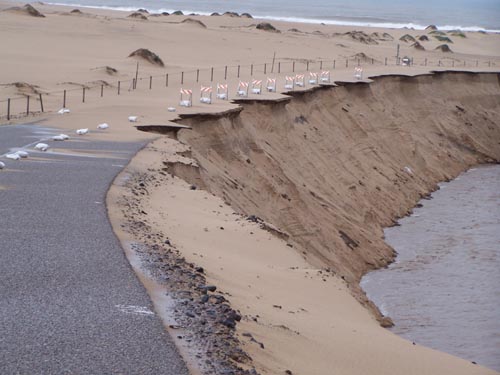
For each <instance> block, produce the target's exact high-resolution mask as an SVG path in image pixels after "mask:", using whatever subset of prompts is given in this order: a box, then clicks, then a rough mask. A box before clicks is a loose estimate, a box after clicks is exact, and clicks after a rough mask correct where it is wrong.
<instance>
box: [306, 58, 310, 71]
mask: <svg viewBox="0 0 500 375" xmlns="http://www.w3.org/2000/svg"><path fill="white" fill-rule="evenodd" d="M306 71H307V72H308V71H309V61H307V63H306Z"/></svg>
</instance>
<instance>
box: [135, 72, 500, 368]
mask: <svg viewBox="0 0 500 375" xmlns="http://www.w3.org/2000/svg"><path fill="white" fill-rule="evenodd" d="M431 82H432V86H431ZM465 87H466V89H464V88H465ZM499 95H500V93H499V88H498V76H497V75H496V74H483V75H473V74H466V73H446V74H442V75H438V76H419V77H412V78H408V77H397V76H396V77H383V78H378V79H376V80H375V82H373V83H371V84H369V85H364V84H346V85H345V86H341V87H337V88H325V89H318V90H315V91H312V92H308V93H302V94H300V95H299V94H298V95H294V96H293V97H292V98H291V99H290V100H286V101H279V102H275V103H271V102H253V103H246V104H242V110H241V111H232V112H229V113H228V114H221V115H219V116H207V115H200V116H194V117H189V119H185V120H182V121H181V122H182V123H184V124H186V125H189V126H190V127H191V129H189V130H179V131H178V133H177V136H176V139H177V140H178V141H180V142H181V143H177V142H176V141H175V140H170V139H159V140H157V141H155V142H154V143H153V144H152V145H151V146H150V147H149V148H148V149H146V150H145V151H143V153H141V154H139V156H138V158H136V163H139V160H141V159H142V163H145V164H147V165H148V166H149V170H148V172H146V173H143V174H142V175H140V181H145V184H146V189H147V193H146V194H144V196H143V197H142V198H141V199H140V202H141V203H140V205H139V207H138V208H137V209H136V212H137V214H136V215H134V221H138V222H144V223H146V225H147V226H148V228H149V229H148V232H147V233H153V234H155V233H164V234H165V235H166V236H168V238H169V242H170V243H171V244H172V246H174V248H175V249H176V250H178V251H179V252H180V256H181V257H185V258H186V260H187V262H188V263H194V264H196V265H197V266H201V267H203V269H205V270H207V280H208V281H207V282H208V283H209V284H214V285H217V286H218V288H219V290H220V292H221V293H223V295H224V296H225V298H226V299H228V300H229V302H230V303H231V306H232V307H233V308H234V309H236V310H237V311H238V312H239V313H240V314H241V315H242V317H243V320H242V323H240V324H238V325H237V332H238V334H239V337H240V340H241V342H243V347H244V348H245V350H246V351H247V352H248V353H249V354H250V355H251V357H252V358H253V360H254V361H253V365H255V366H256V368H257V369H258V370H259V371H260V372H261V373H263V374H280V373H284V371H286V370H290V371H292V373H294V374H295V373H298V374H325V373H337V372H339V373H342V374H365V373H383V374H401V373H404V374H423V373H425V374H442V373H454V374H475V373H477V374H487V373H494V372H493V371H489V370H486V369H484V368H481V367H478V366H476V365H473V364H471V363H468V362H466V361H464V360H460V359H457V358H454V357H452V356H448V355H444V354H442V353H438V352H436V351H433V350H430V349H427V348H423V347H420V346H418V344H417V345H414V344H412V343H410V342H406V341H404V340H402V339H400V338H398V337H396V336H394V335H392V334H391V333H389V332H387V331H385V330H384V329H383V328H381V327H380V326H379V324H378V323H377V321H376V320H375V319H374V318H373V317H372V316H371V315H370V314H369V313H368V312H367V311H366V310H365V309H363V308H362V307H361V305H359V304H358V303H357V302H356V300H355V299H354V298H353V297H352V295H353V294H354V295H356V296H357V297H358V298H359V299H361V300H362V301H364V302H366V301H365V300H364V298H363V296H362V295H361V294H360V291H359V289H358V287H357V282H358V280H359V277H360V276H361V275H362V274H363V273H364V272H366V271H367V270H368V269H372V268H374V267H380V266H382V265H384V264H386V263H387V262H388V261H390V260H391V259H392V257H393V252H392V250H391V249H390V248H389V247H388V246H387V245H386V244H385V242H384V241H383V233H382V227H383V226H387V225H390V224H391V223H392V222H393V220H394V219H395V218H397V217H400V216H403V215H405V214H407V213H408V212H409V209H410V208H411V207H413V206H414V204H415V203H416V202H417V201H418V200H419V199H420V198H421V197H422V196H424V195H426V194H428V192H429V191H432V190H434V189H435V188H436V183H437V182H438V181H442V180H448V179H451V178H453V177H454V176H455V175H457V174H458V173H460V172H461V171H463V170H464V169H467V168H468V167H470V166H471V165H474V164H477V163H484V162H494V161H498V160H500V143H499V140H500V127H499V123H498V118H500V117H499V115H500V105H499V103H500V101H499V100H498V98H499ZM445 98H446V99H445ZM311 107H313V108H314V109H313V110H311V109H310V108H311ZM396 119H397V120H396ZM396 121H397V122H396ZM184 145H187V146H189V147H190V149H186V147H185V146H184ZM152 151H154V153H152ZM153 155H154V156H153ZM158 155H161V158H157V156H158ZM191 158H192V159H191ZM146 160H147V161H146ZM128 171H129V173H136V174H137V173H139V172H140V171H141V168H139V167H138V166H137V164H135V163H132V165H131V166H129V168H128ZM142 172H144V169H142ZM165 172H169V173H172V174H174V175H175V176H178V177H181V178H182V179H184V180H186V181H187V182H188V183H186V182H184V181H182V180H180V179H178V178H177V177H173V176H169V175H167V174H165ZM138 181H139V180H138ZM193 186H196V187H202V188H203V189H205V190H208V191H209V192H210V193H213V194H214V195H215V196H214V195H212V194H210V193H208V192H206V191H199V190H197V189H196V190H193ZM217 196H218V197H222V199H220V198H217ZM230 207H232V208H230ZM233 209H236V211H237V212H238V213H236V212H235V211H233ZM141 211H143V212H145V213H147V214H143V215H141ZM241 214H243V215H245V216H241ZM247 215H256V216H258V217H260V218H263V219H264V220H265V222H268V223H271V224H270V225H260V227H259V225H258V224H259V223H260V224H263V223H264V222H262V221H261V220H259V219H257V218H255V217H254V216H250V217H249V218H250V220H248V218H247V219H246V217H247ZM144 237H145V236H142V237H141V240H142V241H145V242H146V243H147V242H148V240H147V239H146V238H144ZM160 246H161V245H160ZM332 270H333V271H332ZM346 281H347V282H346ZM190 308H192V309H193V311H198V310H197V307H196V302H195V304H194V306H190ZM181 311H182V309H181ZM182 313H186V312H185V311H183V312H182ZM200 315H201V316H194V317H192V319H191V318H188V319H184V320H183V321H184V324H185V326H186V327H189V326H190V324H193V325H196V321H197V320H200V319H202V318H203V314H202V313H200ZM181 319H182V317H181ZM194 337H196V335H194ZM360 353H363V354H362V356H361V357H362V359H361V358H360V356H359V354H360ZM299 354H300V355H299ZM304 358H307V361H304Z"/></svg>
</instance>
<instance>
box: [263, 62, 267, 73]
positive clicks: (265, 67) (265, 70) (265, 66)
mask: <svg viewBox="0 0 500 375" xmlns="http://www.w3.org/2000/svg"><path fill="white" fill-rule="evenodd" d="M264 74H267V64H266V63H264Z"/></svg>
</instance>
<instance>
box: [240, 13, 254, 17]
mask: <svg viewBox="0 0 500 375" xmlns="http://www.w3.org/2000/svg"><path fill="white" fill-rule="evenodd" d="M241 18H253V17H252V15H251V14H250V13H241Z"/></svg>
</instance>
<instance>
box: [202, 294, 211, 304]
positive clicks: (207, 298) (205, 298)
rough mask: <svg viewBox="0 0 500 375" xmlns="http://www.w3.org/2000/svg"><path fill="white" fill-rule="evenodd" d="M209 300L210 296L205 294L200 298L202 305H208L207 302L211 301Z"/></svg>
mask: <svg viewBox="0 0 500 375" xmlns="http://www.w3.org/2000/svg"><path fill="white" fill-rule="evenodd" d="M209 298H210V297H209V296H208V294H204V295H202V296H201V298H200V302H201V303H207V302H208V300H209Z"/></svg>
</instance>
